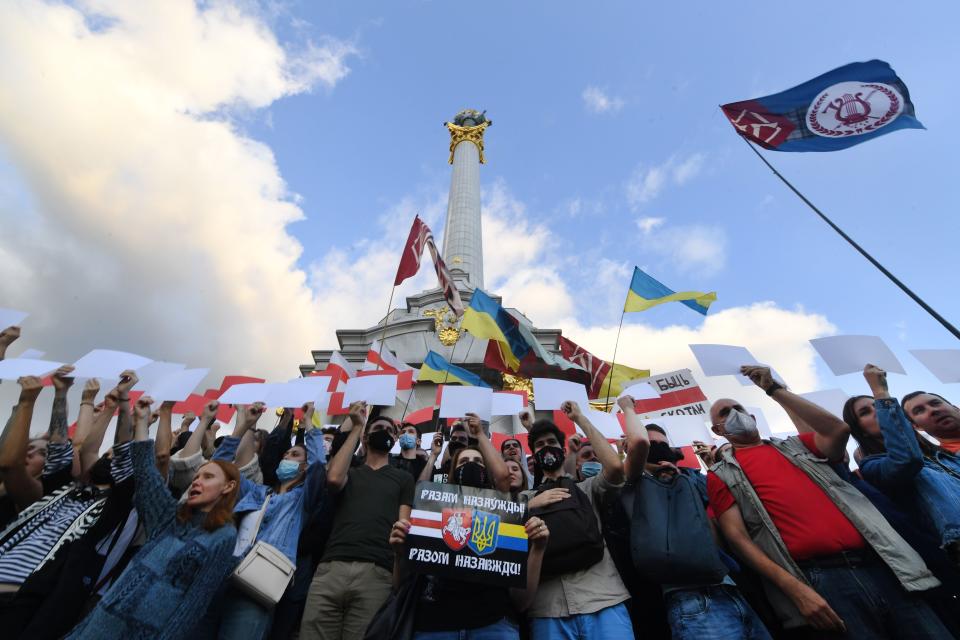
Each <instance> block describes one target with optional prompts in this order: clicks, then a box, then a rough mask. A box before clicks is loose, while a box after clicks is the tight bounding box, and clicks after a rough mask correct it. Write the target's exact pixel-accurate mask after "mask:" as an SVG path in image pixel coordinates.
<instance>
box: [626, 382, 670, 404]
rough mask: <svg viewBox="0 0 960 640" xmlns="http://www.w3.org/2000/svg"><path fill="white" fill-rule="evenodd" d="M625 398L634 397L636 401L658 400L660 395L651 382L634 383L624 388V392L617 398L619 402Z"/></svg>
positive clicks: (629, 383)
mask: <svg viewBox="0 0 960 640" xmlns="http://www.w3.org/2000/svg"><path fill="white" fill-rule="evenodd" d="M623 396H633V399H634V400H656V399H657V398H659V397H660V394H659V393H657V391H656V389H654V388H653V386H652V385H651V384H650V383H649V382H637V381H633V382H628V383H627V384H625V385H624V386H623V391H621V392H620V395H619V396H617V400H619V399H620V398H622V397H623Z"/></svg>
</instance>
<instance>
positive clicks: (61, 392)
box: [47, 365, 73, 442]
mask: <svg viewBox="0 0 960 640" xmlns="http://www.w3.org/2000/svg"><path fill="white" fill-rule="evenodd" d="M71 371H73V367H71V366H70V365H67V366H64V367H60V368H59V369H57V370H56V372H55V373H54V374H53V376H51V379H52V380H53V389H54V394H53V407H51V409H50V426H49V427H47V433H48V434H49V436H50V442H66V441H67V424H68V422H67V392H68V391H70V386H71V385H73V378H70V377H68V376H69V375H70V372H71Z"/></svg>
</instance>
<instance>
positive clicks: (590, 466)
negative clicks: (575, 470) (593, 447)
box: [580, 460, 603, 478]
mask: <svg viewBox="0 0 960 640" xmlns="http://www.w3.org/2000/svg"><path fill="white" fill-rule="evenodd" d="M601 471H603V465H602V464H600V463H599V462H597V461H596V460H591V461H589V462H584V463H583V464H582V465H580V475H581V476H583V477H584V478H592V477H593V476H595V475H597V474H598V473H600V472H601Z"/></svg>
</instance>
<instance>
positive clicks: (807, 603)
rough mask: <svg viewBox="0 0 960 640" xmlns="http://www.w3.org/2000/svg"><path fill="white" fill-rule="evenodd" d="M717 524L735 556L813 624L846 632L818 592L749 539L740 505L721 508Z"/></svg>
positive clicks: (819, 627) (818, 627)
mask: <svg viewBox="0 0 960 640" xmlns="http://www.w3.org/2000/svg"><path fill="white" fill-rule="evenodd" d="M719 524H720V531H721V532H722V533H723V537H724V538H726V540H727V542H728V543H729V544H730V547H731V548H732V550H733V551H734V552H735V553H736V554H737V556H739V557H740V559H741V560H743V561H744V562H745V563H746V564H747V565H749V566H750V567H751V568H752V569H753V570H754V571H756V572H757V573H759V574H760V575H761V576H763V577H764V578H766V579H767V580H769V581H770V582H772V583H773V584H774V585H776V587H777V588H778V589H780V591H782V592H783V593H784V595H786V596H787V597H788V598H790V600H791V601H792V602H793V604H794V605H795V606H796V607H797V609H798V610H799V611H800V613H801V614H802V615H803V617H804V618H806V619H807V622H808V623H809V624H810V625H811V626H812V627H814V628H815V629H819V630H821V631H827V630H837V631H845V627H844V624H843V620H841V619H840V616H838V615H837V614H836V612H835V611H834V610H833V609H831V608H830V605H829V604H827V601H826V600H824V599H823V597H822V596H821V595H820V594H819V593H817V592H816V591H814V590H813V589H812V588H811V587H810V586H809V585H807V584H806V583H804V582H802V581H800V580H798V579H797V578H795V577H794V576H793V575H792V574H791V573H790V572H789V571H787V570H786V569H784V568H783V567H781V566H780V565H778V564H777V563H776V562H774V561H773V560H771V559H770V558H769V557H768V556H767V554H765V553H764V552H763V550H762V549H760V547H758V546H757V544H756V543H755V542H754V541H753V540H752V539H751V538H750V534H749V533H748V532H747V526H746V524H745V523H744V522H743V515H742V514H741V513H740V507H738V506H737V505H733V506H732V507H730V508H729V509H727V510H726V511H724V512H723V513H722V514H721V515H720V518H719Z"/></svg>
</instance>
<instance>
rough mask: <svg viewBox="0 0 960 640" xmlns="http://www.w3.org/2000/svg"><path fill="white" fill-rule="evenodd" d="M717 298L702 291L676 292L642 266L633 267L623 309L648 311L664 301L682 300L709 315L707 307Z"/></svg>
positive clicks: (626, 310)
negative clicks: (646, 271) (649, 274)
mask: <svg viewBox="0 0 960 640" xmlns="http://www.w3.org/2000/svg"><path fill="white" fill-rule="evenodd" d="M716 299H717V294H716V293H714V292H711V293H701V292H700V291H681V292H680V293H676V292H674V291H673V290H671V289H668V288H667V287H666V286H664V285H663V283H661V282H659V281H657V280H654V279H653V278H651V277H650V276H648V275H647V274H645V273H644V272H643V271H640V267H634V268H633V280H631V281H630V291H628V292H627V301H626V302H625V303H624V304H623V311H624V312H625V313H626V312H628V311H646V310H647V309H649V308H650V307H655V306H657V305H658V304H663V303H664V302H682V303H683V304H685V305H687V306H688V307H690V308H691V309H693V310H694V311H697V312H699V313H702V314H703V315H707V309H708V308H709V307H710V305H711V304H712V303H713V302H714V301H715V300H716Z"/></svg>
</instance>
